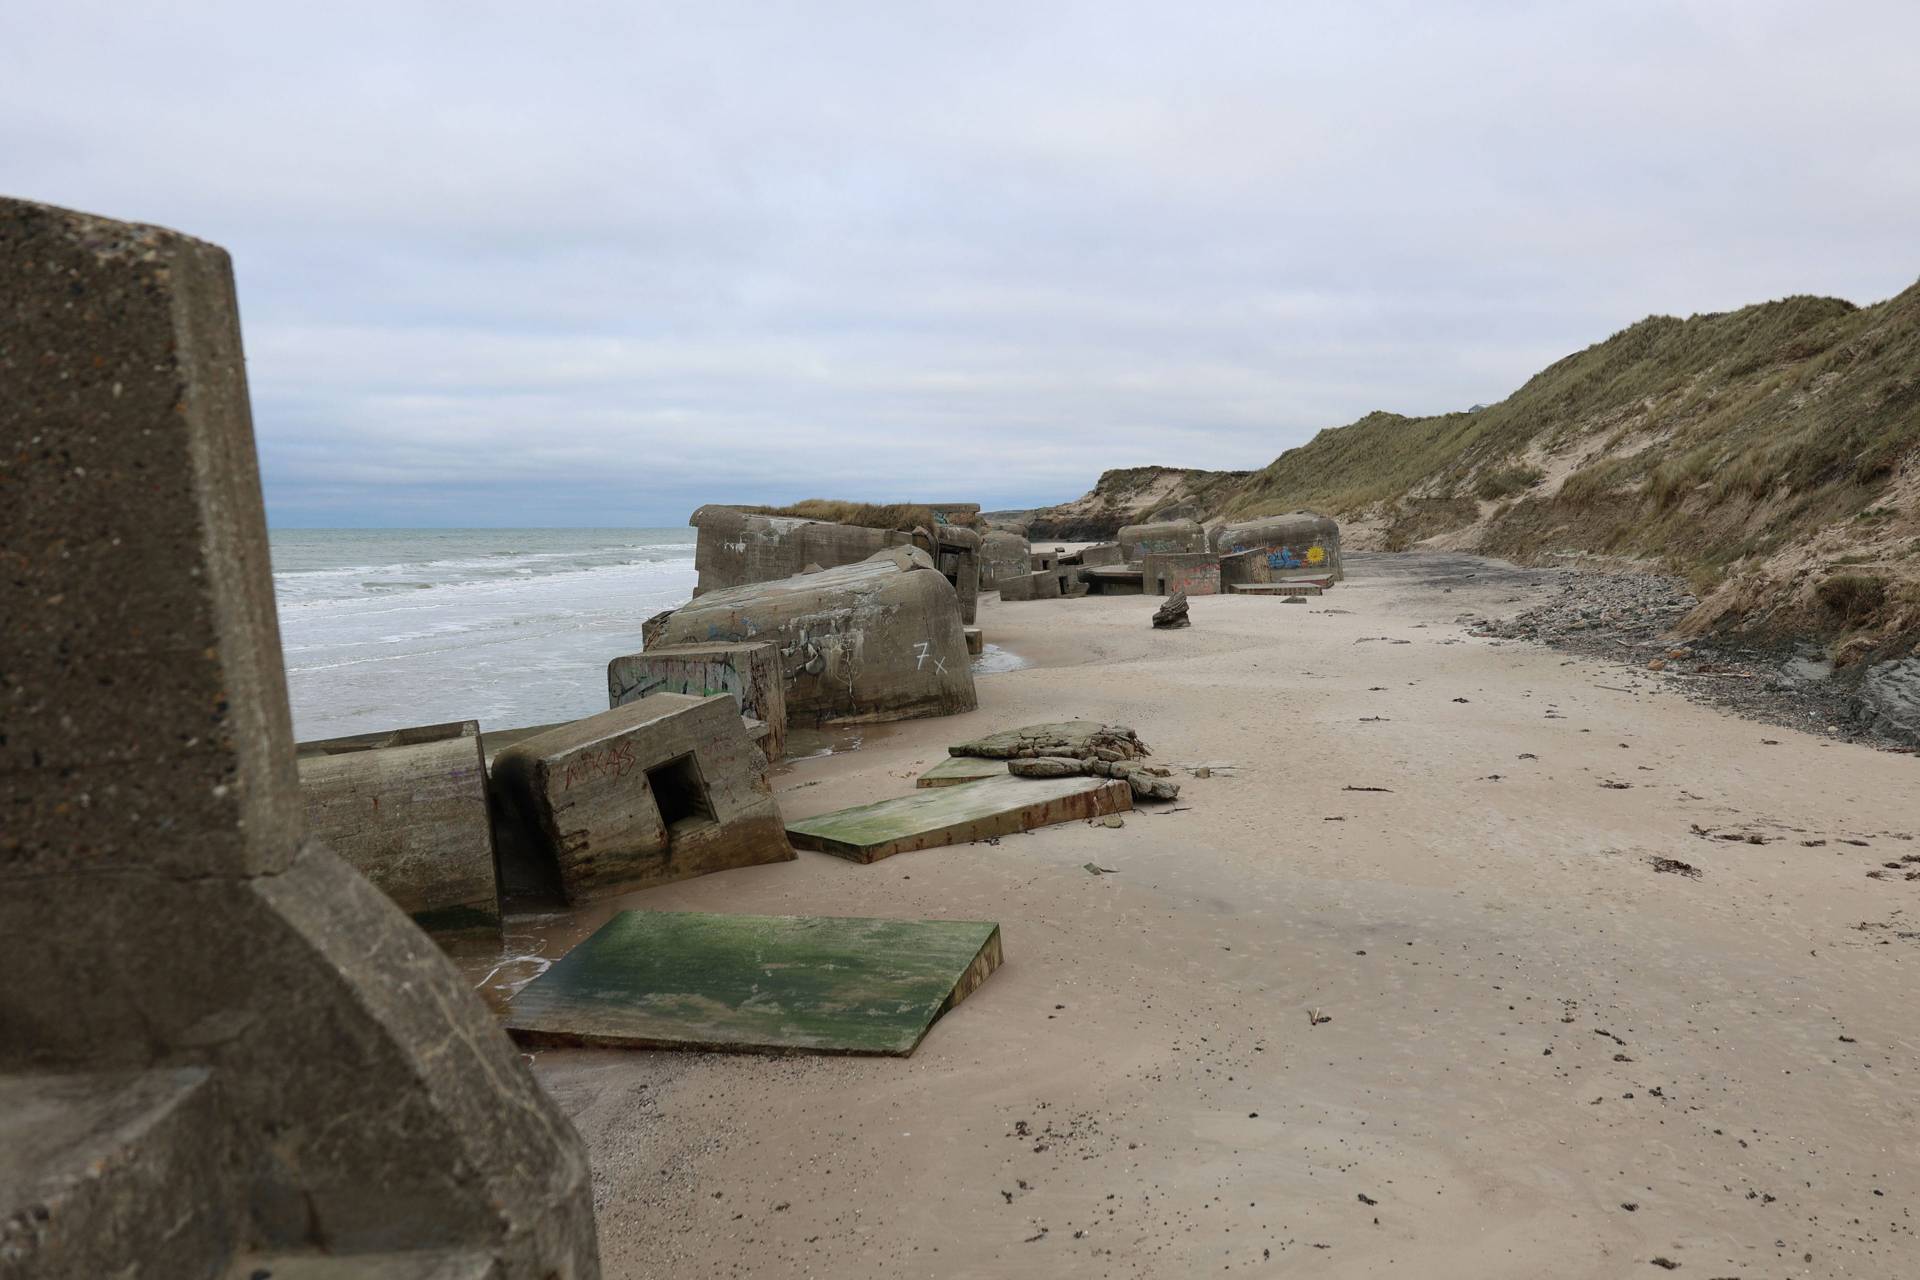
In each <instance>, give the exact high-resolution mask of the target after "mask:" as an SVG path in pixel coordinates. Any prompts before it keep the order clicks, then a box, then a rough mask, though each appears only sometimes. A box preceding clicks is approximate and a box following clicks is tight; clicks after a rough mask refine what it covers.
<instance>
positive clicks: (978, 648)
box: [962, 627, 987, 658]
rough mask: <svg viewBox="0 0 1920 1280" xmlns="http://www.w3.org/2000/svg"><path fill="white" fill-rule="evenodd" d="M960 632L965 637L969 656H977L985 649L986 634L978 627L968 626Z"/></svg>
mask: <svg viewBox="0 0 1920 1280" xmlns="http://www.w3.org/2000/svg"><path fill="white" fill-rule="evenodd" d="M962 634H963V635H965V636H966V638H967V653H968V654H969V655H970V656H972V657H976V658H977V657H979V656H980V655H981V654H983V653H985V652H986V651H987V636H986V633H985V632H984V631H982V630H980V628H978V627H968V628H966V630H965V631H964V632H963V633H962Z"/></svg>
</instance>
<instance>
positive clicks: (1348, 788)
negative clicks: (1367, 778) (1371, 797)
mask: <svg viewBox="0 0 1920 1280" xmlns="http://www.w3.org/2000/svg"><path fill="white" fill-rule="evenodd" d="M1340 789H1341V790H1342V791H1384V792H1386V793H1387V794H1388V795H1392V794H1393V788H1391V787H1356V786H1354V785H1353V784H1352V783H1348V784H1347V785H1346V786H1344V787H1342V788H1340Z"/></svg>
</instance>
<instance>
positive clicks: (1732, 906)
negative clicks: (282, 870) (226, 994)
mask: <svg viewBox="0 0 1920 1280" xmlns="http://www.w3.org/2000/svg"><path fill="white" fill-rule="evenodd" d="M1353 570H1354V573H1353V577H1352V579H1351V580H1350V581H1349V582H1348V583H1346V584H1345V585H1343V586H1342V587H1340V588H1339V589H1337V590H1335V591H1333V592H1331V593H1329V594H1328V595H1327V596H1325V597H1324V598H1321V599H1317V600H1313V601H1310V602H1308V603H1307V604H1306V605H1304V606H1301V605H1282V604H1280V603H1279V602H1278V601H1274V600H1260V599H1247V598H1239V597H1209V598H1201V599H1195V600H1194V601H1193V602H1192V604H1193V622H1194V625H1193V627H1192V628H1191V629H1190V630H1183V631H1175V632H1154V631H1151V630H1149V629H1148V626H1147V617H1148V615H1149V614H1150V613H1151V612H1152V610H1153V608H1154V607H1155V605H1156V604H1157V603H1158V602H1157V601H1154V600H1150V599H1141V598H1137V597H1136V598H1125V597H1121V598H1094V599H1087V600H1078V601H1038V602H1032V603H1021V604H1002V603H999V602H998V601H995V600H990V601H989V602H986V603H985V604H984V606H983V610H982V614H981V622H982V625H983V626H984V627H985V628H986V630H987V634H988V637H989V638H990V639H991V640H992V641H993V642H995V643H997V644H1000V645H1002V646H1005V647H1006V648H1008V649H1011V650H1013V651H1015V652H1017V653H1020V654H1023V655H1025V656H1027V657H1029V658H1032V659H1034V660H1035V661H1036V663H1037V664H1038V665H1036V666H1034V667H1032V668H1029V669H1026V670H1021V671H1016V672H1012V673H1008V674H1001V675H994V676H990V677H986V678H984V679H982V681H981V683H980V704H981V705H980V710H979V711H978V712H976V713H974V714H972V715H968V716H963V717H957V718H954V719H949V720H938V721H921V722H915V723H911V724H905V725H899V726H891V727H888V728H885V729H881V730H871V731H868V732H867V733H866V735H865V738H864V741H863V743H862V745H861V747H860V749H859V750H857V751H852V752H847V753H841V754H835V755H833V756H830V757H823V758H817V759H811V760H805V761H800V762H797V763H795V764H792V765H790V766H788V767H787V768H786V769H785V770H784V771H783V773H782V774H781V775H780V776H779V777H778V779H777V782H776V785H777V786H778V788H779V790H780V793H781V798H782V803H783V806H784V807H785V809H786V812H787V813H788V815H789V816H790V817H798V816H804V815H807V814H813V813H817V812H820V811H823V810H827V809H830V808H836V807H839V806H842V805H847V804H855V803H863V802H866V801H869V800H872V799H876V798H879V797H881V796H883V795H889V794H896V793H898V792H901V791H904V790H906V789H908V788H910V787H911V786H912V779H913V778H914V776H915V775H916V774H917V773H918V772H919V771H920V770H922V769H924V768H926V767H927V766H929V765H931V764H933V763H934V762H935V761H937V760H938V759H940V758H941V756H942V755H943V754H944V748H945V746H946V744H948V743H949V742H956V741H960V740H961V739H963V738H964V737H968V736H973V735H976V734H979V733H982V732H986V731H989V730H992V729H998V728H1004V727H1009V726H1014V725H1019V724H1023V723H1029V722H1033V721H1043V720H1061V719H1067V718H1070V717H1086V718H1090V719H1099V720H1107V721H1117V722H1122V723H1125V724H1130V725H1133V726H1135V727H1136V728H1137V729H1139V731H1140V733H1141V736H1142V737H1143V738H1145V739H1146V741H1147V742H1148V743H1150V744H1151V745H1152V747H1153V748H1154V751H1155V759H1156V760H1157V761H1159V762H1161V763H1167V764H1186V765H1194V764H1201V763H1210V764H1211V765H1212V766H1213V767H1212V776H1210V777H1207V778H1204V779H1200V778H1194V777H1190V776H1186V775H1184V774H1183V775H1182V776H1183V779H1184V784H1185V790H1184V793H1183V795H1182V797H1181V800H1180V801H1179V803H1178V805H1177V806H1175V811H1169V810H1168V809H1166V808H1161V809H1143V810H1140V811H1137V812H1135V813H1133V814H1130V815H1128V816H1127V818H1126V825H1125V826H1124V827H1123V828H1120V829H1111V828H1107V827H1104V826H1089V825H1085V824H1071V825H1068V826H1064V827H1057V828H1052V829H1049V830H1046V831H1041V832H1036V833H1033V834H1030V835H1025V836H1014V837H1009V838H1006V839H1003V840H1001V841H1000V842H998V843H996V844H979V845H969V846H962V847H958V848H950V849H941V850H931V851H926V852H921V853H913V854H905V855H901V856H899V857H895V858H892V859H888V860H886V861H883V862H879V863H876V864H874V865H872V866H858V865H854V864H852V863H847V862H841V861H838V860H836V859H833V858H830V857H826V856H823V855H817V854H807V853H803V854H801V855H800V860H799V861H798V862H797V863H789V864H783V865H778V866H772V867H760V868H752V869H747V870H740V871H730V872H725V873H722V874H718V875H713V876H708V877H705V878H703V879H700V880H696V881H692V882H688V883H685V884H680V885H675V886H671V887H667V888H664V889H658V890H653V891H650V892H647V893H644V894H637V895H634V896H632V897H631V898H629V899H626V900H624V901H623V902H622V903H620V904H618V905H622V906H643V907H654V908H662V909H692V910H723V911H726V910H731V911H749V912H779V913H802V914H814V913H819V914H829V913H840V914H872V915H909V916H919V915H923V916H940V917H951V918H973V919H991V920H998V921H999V922H1000V923H1001V925H1002V927H1003V931H1004V936H1005V943H1006V956H1007V959H1006V964H1005V965H1004V966H1003V967H1002V968H1001V969H1000V971H999V972H998V973H996V974H995V975H994V976H993V977H992V978H991V979H989V980H988V982H987V983H986V985H985V986H984V987H982V988H981V989H980V991H979V992H977V993H976V994H975V995H974V996H973V997H972V998H971V999H969V1000H968V1001H967V1002H966V1003H965V1004H963V1005H961V1006H960V1007H959V1008H958V1009H956V1010H955V1011H954V1012H953V1013H951V1014H949V1015H948V1016H947V1017H946V1018H945V1019H943V1020H942V1021H941V1022H939V1023H937V1024H936V1025H935V1026H934V1028H933V1030H932V1032H931V1034H930V1035H929V1036H928V1037H927V1039H926V1041H925V1042H924V1043H923V1044H922V1045H921V1047H920V1049H919V1051H918V1052H917V1053H916V1054H915V1055H914V1056H913V1057H912V1058H911V1059H907V1060H895V1059H882V1060H849V1059H831V1058H790V1059H766V1058H752V1057H725V1056H698V1055H675V1054H661V1053H622V1052H606V1051H598V1052H589V1051H579V1050H570V1051H545V1052H542V1053H541V1054H540V1055H539V1056H538V1059H537V1061H536V1064H535V1067H536V1071H537V1072H538V1074H539V1076H540V1078H541V1079H542V1080H543V1081H544V1082H545V1084H546V1085H547V1087H548V1088H549V1089H551V1090H552V1091H553V1093H554V1094H555V1095H556V1096H557V1097H558V1098H559V1099H560V1101H561V1103H562V1105H563V1106H564V1107H565V1108H566V1109H567V1111H568V1112H569V1113H570V1114H571V1115H572V1116H573V1118H574V1120H575V1122H576V1123H577V1124H578V1125H579V1127H580V1129H581V1132H582V1133H583V1134H584V1135H585V1136H586V1140H587V1142H588V1144H589V1146H590V1148H591V1149H592V1153H593V1157H594V1164H595V1183H596V1194H597V1199H598V1205H599V1212H600V1233H601V1250H602V1256H603V1259H604V1263H605V1267H606V1274H607V1275H608V1276H609V1277H616V1278H621V1277H640V1276H674V1277H680V1276H709V1275H712V1276H738V1275H754V1276H770V1277H779V1276H834V1277H856V1276H1049V1277H1051V1276H1193V1275H1202V1274H1218V1273H1221V1272H1236V1273H1239V1272H1248V1271H1251V1272H1253V1273H1254V1274H1258V1275H1276V1276H1285V1275H1310V1276H1322V1277H1359V1276H1388V1275H1409V1276H1412V1275H1417V1276H1422V1277H1436V1278H1438V1277H1475V1278H1484V1277H1545V1276H1553V1277H1617V1276H1628V1275H1652V1274H1659V1273H1660V1270H1659V1268H1660V1267H1662V1266H1664V1263H1677V1264H1679V1266H1680V1267H1681V1268H1682V1270H1681V1273H1680V1274H1681V1278H1682V1280H1685V1278H1686V1277H1688V1276H1694V1277H1700V1278H1702V1280H1708V1278H1711V1277H1729V1276H1740V1277H1744V1278H1745V1280H1758V1278H1759V1277H1784V1276H1886V1277H1912V1276H1916V1275H1920V1237H1916V1234H1915V1231H1916V1227H1917V1226H1920V1223H1916V1218H1915V1208H1916V1202H1917V1201H1920V1128H1916V1123H1915V1122H1916V1116H1915V1106H1916V1101H1917V1100H1920V1078H1917V1077H1916V1066H1917V1065H1920V1059H1917V1058H1916V1054H1917V1053H1920V992H1917V991H1916V985H1915V977H1916V975H1917V974H1920V879H1914V880H1908V879H1906V874H1907V871H1908V870H1912V871H1920V839H1916V838H1915V833H1916V832H1920V788H1916V782H1920V764H1917V763H1916V759H1915V757H1912V756H1900V755H1892V754H1885V753H1878V752H1874V751H1872V750H1869V749H1867V748H1864V747H1856V746H1847V745H1842V744H1836V743H1833V742H1829V741H1827V740H1825V739H1822V738H1819V737H1815V736H1811V735H1802V734H1796V733H1794V732H1792V731H1790V730H1782V729H1778V728H1773V727H1769V726H1763V725H1757V724H1753V723H1750V722H1747V721H1742V720H1738V719H1734V718H1731V717H1729V716H1726V715H1724V714H1722V713H1719V712H1716V711H1714V710H1712V709H1709V708H1705V707H1701V706H1697V705H1693V704H1691V703H1688V702H1686V701H1684V700H1682V699H1681V698H1679V697H1678V696H1675V695H1673V694H1671V693H1658V692H1653V691H1650V690H1648V689H1643V690H1642V691H1640V692H1622V691H1619V690H1623V689H1627V688H1629V687H1631V685H1632V684H1635V683H1639V684H1646V683H1647V682H1645V681H1632V680H1631V679H1630V678H1624V677H1623V672H1622V669H1621V668H1619V667H1614V666H1606V665H1602V664H1600V663H1597V662H1593V661H1588V660H1584V659H1583V660H1577V661H1574V660H1569V659H1568V658H1567V657H1565V656H1564V655H1562V654H1559V653H1556V652H1553V651H1551V650H1548V649H1544V648H1540V647H1537V646H1533V645H1530V644H1525V643H1512V642H1509V643H1505V644H1502V643H1500V642H1497V641H1489V640H1484V639H1476V638H1473V637H1470V636H1468V635H1467V634H1466V632H1465V630H1464V629H1463V628H1462V627H1461V626H1459V625H1458V624H1456V622H1455V621H1454V619H1455V616H1456V615H1458V614H1461V613H1463V612H1466V611H1468V610H1476V611H1480V612H1485V613H1492V614H1498V613H1502V612H1511V611H1514V610H1517V609H1519V608H1522V607H1524V605H1525V604H1526V603H1527V602H1528V601H1529V600H1530V599H1531V598H1532V588H1531V587H1530V585H1529V584H1530V582H1531V579H1530V578H1529V576H1528V575H1526V574H1524V573H1521V572H1518V571H1513V570H1511V569H1505V568H1502V567H1500V566H1497V565H1495V564H1493V563H1492V562H1487V561H1473V560H1469V559H1468V558H1467V557H1462V556H1430V557H1390V556H1380V557H1359V556H1356V557H1355V558H1354V564H1353ZM1468 573H1474V574H1476V576H1474V577H1471V578H1469V577H1466V576H1464V575H1466V574H1468ZM1449 589H1450V590H1449ZM1394 641H1405V642H1407V643H1394ZM1605 685H1611V686H1616V688H1611V689H1610V688H1602V687H1600V686H1605ZM1769 739H1772V740H1777V741H1774V742H1769V741H1768V740H1769ZM1223 763H1225V764H1229V765H1230V766H1231V767H1221V766H1222V764H1223ZM1609 784H1623V785H1619V786H1615V785H1609ZM1356 787H1359V788H1386V790H1384V791H1374V790H1350V789H1348V788H1356ZM1696 827H1698V828H1701V829H1704V830H1706V831H1708V832H1709V833H1710V834H1708V835H1701V834H1696V833H1695V831H1694V828H1696ZM1721 833H1729V834H1735V835H1738V836H1742V837H1744V836H1747V835H1752V836H1755V837H1757V838H1758V839H1759V840H1761V841H1763V842H1764V843H1748V842H1747V841H1746V840H1744V839H1738V840H1723V839H1719V838H1715V837H1716V836H1717V835H1719V834H1721ZM1809 842H1823V843H1809ZM1848 842H1861V843H1848ZM1905 856H1913V857H1915V858H1916V859H1917V860H1916V861H1915V862H1913V863H1907V864H1902V865H1903V866H1904V867H1905V868H1906V870H1892V869H1885V868H1883V867H1882V864H1884V863H1888V862H1899V860H1900V859H1901V858H1902V857H1905ZM1655 858H1672V859H1676V860H1679V861H1681V862H1684V863H1687V864H1690V865H1691V866H1692V867H1694V868H1697V869H1698V871H1699V873H1700V874H1699V876H1698V877H1697V878H1691V877H1688V876H1686V875H1683V874H1678V873H1671V872H1660V871H1657V870H1656V869H1655V867H1654V865H1653V859H1655ZM1088 862H1093V863H1095V864H1097V865H1099V866H1102V867H1110V868H1113V869H1114V873H1113V874H1111V875H1095V874H1092V873H1090V872H1088V871H1087V870H1086V869H1085V864H1087V863H1088ZM1873 870H1884V871H1885V875H1884V878H1869V876H1868V874H1867V873H1868V872H1869V871H1873ZM597 914H599V913H597ZM587 923H589V924H590V923H592V922H591V921H589V922H587ZM529 945H530V946H532V947H540V948H543V949H545V950H546V951H547V952H548V953H549V954H552V953H553V952H554V951H556V950H559V949H563V948H564V945H566V939H565V938H562V937H560V936H558V935H543V936H540V937H536V938H534V939H532V940H530V942H529ZM522 976H524V975H522ZM1315 1010H1317V1011H1319V1017H1320V1018H1321V1019H1322V1020H1321V1021H1318V1022H1315V1021H1312V1020H1311V1018H1310V1015H1311V1013H1312V1011H1315ZM1656 1260H1664V1261H1663V1262H1658V1261H1656Z"/></svg>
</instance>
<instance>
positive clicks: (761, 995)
mask: <svg viewBox="0 0 1920 1280" xmlns="http://www.w3.org/2000/svg"><path fill="white" fill-rule="evenodd" d="M999 965H1000V926H999V925H997V924H995V923H993V922H991V921H986V920H872V919H860V918H853V917H839V916H736V915H707V914H702V913H696V912H679V911H623V912H621V913H620V914H619V915H617V916H615V917H614V918H613V919H611V920H609V921H608V922H607V923H606V924H605V925H602V926H601V928H600V929H599V931H598V932H596V933H595V934H594V935H593V936H592V937H590V938H588V939H587V940H586V941H585V942H582V943H581V944H580V945H579V946H577V947H575V948H574V949H573V950H572V951H569V952H568V953H567V954H566V955H565V956H563V957H561V958H560V960H558V961H557V962H556V963H555V964H554V966H553V967H552V968H551V969H548V970H547V971H546V972H545V973H543V974H541V975H540V976H539V977H538V978H535V979H534V980H533V981H532V982H530V983H528V984H527V985H526V986H525V987H524V988H523V989H522V990H521V991H520V993H519V994H518V995H516V996H515V997H514V998H513V1001H512V1003H511V1004H509V1005H508V1006H507V1021H506V1026H507V1030H508V1031H510V1032H512V1033H513V1035H514V1037H515V1038H516V1039H518V1040H520V1041H522V1042H525V1043H529V1044H571V1045H595V1046H601V1047H608V1048H628V1049H695V1050H719V1051H725V1052H737V1053H846V1054H891V1055H893V1056H895V1057H904V1056H905V1055H907V1054H910V1053H912V1052H913V1050H914V1046H916V1045H918V1044H919V1043H920V1039H921V1037H922V1036H924V1035H926V1033H927V1028H928V1027H930V1026H931V1025H933V1022H934V1020H935V1019H936V1018H938V1017H939V1016H940V1015H941V1014H943V1013H945V1012H946V1011H947V1010H948V1009H951V1008H952V1007H953V1006H954V1005H956V1004H959V1003H960V1002H961V1001H962V1000H964V999H966V998H967V996H968V995H970V994H972V992H973V990H974V988H976V987H978V986H979V985H980V984H981V983H982V982H984V981H986V979H987V975H988V974H990V973H992V972H993V971H994V970H995V969H996V968H998V967H999Z"/></svg>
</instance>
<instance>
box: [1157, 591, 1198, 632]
mask: <svg viewBox="0 0 1920 1280" xmlns="http://www.w3.org/2000/svg"><path fill="white" fill-rule="evenodd" d="M1153 625H1154V627H1155V628H1156V629H1158V630H1161V631H1170V630H1173V629H1176V628H1179V627H1190V626H1192V625H1193V619H1191V618H1189V617H1188V616H1187V593H1186V592H1184V591H1176V592H1174V593H1173V596H1172V598H1170V599H1169V600H1168V601H1167V602H1166V603H1165V604H1163V605H1161V606H1160V607H1159V608H1158V609H1155V610H1154V611H1153Z"/></svg>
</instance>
